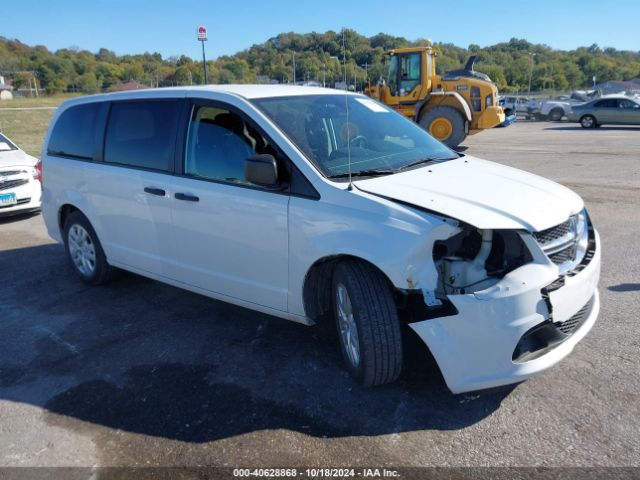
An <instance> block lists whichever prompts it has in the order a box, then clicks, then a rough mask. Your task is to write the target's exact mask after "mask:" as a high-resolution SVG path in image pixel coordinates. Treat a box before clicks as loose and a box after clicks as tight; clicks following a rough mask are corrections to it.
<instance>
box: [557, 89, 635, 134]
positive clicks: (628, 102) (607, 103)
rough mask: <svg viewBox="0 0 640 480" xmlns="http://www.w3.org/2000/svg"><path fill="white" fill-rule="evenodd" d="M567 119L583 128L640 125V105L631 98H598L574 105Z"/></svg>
mask: <svg viewBox="0 0 640 480" xmlns="http://www.w3.org/2000/svg"><path fill="white" fill-rule="evenodd" d="M567 117H568V118H569V121H570V122H578V123H580V125H582V128H595V127H599V126H600V125H605V124H611V125H640V103H639V102H638V101H637V100H634V99H632V98H629V97H624V96H618V97H607V98H597V99H595V100H592V101H590V102H587V103H582V104H580V105H572V106H571V111H570V112H569V113H568V115H567Z"/></svg>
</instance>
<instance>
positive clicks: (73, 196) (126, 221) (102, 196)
mask: <svg viewBox="0 0 640 480" xmlns="http://www.w3.org/2000/svg"><path fill="white" fill-rule="evenodd" d="M43 162H44V174H45V179H46V180H45V183H44V199H45V200H44V204H43V213H44V220H45V223H46V226H47V229H48V231H49V234H50V235H51V236H52V237H53V238H54V239H57V240H58V241H61V242H64V245H65V249H66V252H67V255H68V257H69V259H70V263H71V265H72V266H73V268H74V270H75V272H76V273H77V275H78V276H79V277H80V279H82V280H83V281H84V282H86V283H88V284H102V283H105V282H107V281H108V280H110V279H111V278H112V276H113V273H114V268H121V269H125V270H129V271H131V272H135V273H138V274H140V275H144V276H147V277H150V278H153V279H156V280H159V281H162V282H166V283H169V284H171V285H175V286H178V287H180V288H184V289H187V290H191V291H194V292H197V293H200V294H203V295H207V296H209V297H212V298H216V299H219V300H223V301H226V302H229V303H233V304H236V305H241V306H243V307H246V308H250V309H253V310H256V311H260V312H264V313H268V314H270V315H274V316H277V317H281V318H285V319H289V320H293V321H296V322H300V323H303V324H306V325H312V324H313V323H314V322H318V321H325V320H326V319H327V318H333V321H334V322H335V324H336V328H337V332H338V338H339V343H340V348H341V351H342V355H343V357H344V360H345V364H346V368H347V369H348V371H349V372H350V373H351V375H352V376H353V377H354V378H355V379H357V380H358V381H359V382H360V383H362V384H363V385H367V386H371V385H379V384H383V383H387V382H391V381H393V380H395V379H396V378H397V377H398V375H399V374H400V371H401V368H402V361H403V355H402V337H403V335H404V333H403V332H405V331H406V330H407V329H412V330H413V331H415V332H416V333H417V335H418V336H419V337H420V338H421V339H422V340H423V341H424V342H425V343H426V344H427V346H428V348H429V349H430V350H431V352H432V354H433V356H434V357H435V359H436V361H437V363H438V365H439V367H440V369H441V371H442V374H443V376H444V379H445V381H446V383H447V385H448V386H449V388H450V389H451V390H452V391H453V392H456V393H457V392H464V391H469V390H477V389H482V388H488V387H494V386H497V385H504V384H508V383H512V382H519V381H521V380H524V379H526V378H528V377H530V376H532V375H534V374H536V373H538V372H541V371H543V370H545V369H547V368H549V367H551V366H552V365H554V364H556V363H557V362H558V361H560V360H561V359H562V358H564V357H566V356H567V355H568V354H569V353H570V352H571V350H572V349H573V347H574V346H575V345H576V344H577V343H578V341H580V340H581V339H582V338H583V337H584V336H585V335H586V334H587V332H588V331H589V330H590V329H591V327H592V326H593V324H594V322H595V320H596V317H597V315H598V310H599V300H598V291H597V283H598V276H599V271H600V246H599V239H598V234H597V233H596V230H595V229H594V227H593V224H592V223H591V220H590V218H589V215H588V214H587V211H586V210H585V207H584V204H583V201H582V200H581V199H580V197H579V196H578V195H576V194H575V193H573V192H572V191H570V190H568V189H567V188H565V187H563V186H561V185H558V184H556V183H554V182H551V181H550V180H546V179H543V178H540V177H537V176H535V175H531V174H529V173H525V172H521V171H518V170H516V169H513V168H510V167H506V166H502V165H499V164H496V163H491V162H488V161H485V160H480V159H477V158H474V157H471V156H465V155H461V154H457V153H456V152H454V151H453V150H451V149H449V148H448V147H446V146H445V145H444V144H442V143H440V142H438V141H437V140H435V139H434V138H433V137H431V136H430V135H429V134H428V133H427V132H425V131H424V130H423V129H421V128H420V127H419V126H417V125H416V124H414V123H413V122H411V121H409V120H407V119H405V118H404V117H403V116H401V115H399V114H398V113H396V112H394V111H393V110H391V109H389V108H387V107H386V106H384V105H382V104H380V103H378V102H376V101H374V100H372V99H370V98H368V97H365V96H362V95H358V94H354V93H349V92H340V91H337V90H330V89H322V88H310V87H296V86H282V85H271V86H269V85H258V86H251V85H226V86H207V87H180V88H172V89H169V88H167V89H159V90H153V89H151V90H143V91H131V92H124V93H117V94H108V95H98V96H90V97H83V98H77V99H73V100H68V101H66V102H65V103H63V104H62V106H61V107H60V108H59V109H58V110H57V111H56V113H55V114H54V117H53V119H52V122H51V125H50V127H49V131H48V133H47V136H46V139H45V142H44V146H43ZM203 315H206V312H203ZM184 328H188V325H184ZM292 347H293V348H292ZM283 348H286V349H288V351H289V353H290V354H291V355H295V354H296V349H295V346H291V345H283Z"/></svg>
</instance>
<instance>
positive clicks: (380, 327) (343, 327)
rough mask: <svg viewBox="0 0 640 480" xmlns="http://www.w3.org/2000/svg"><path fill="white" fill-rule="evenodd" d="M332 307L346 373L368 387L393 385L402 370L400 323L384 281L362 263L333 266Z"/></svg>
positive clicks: (354, 262)
mask: <svg viewBox="0 0 640 480" xmlns="http://www.w3.org/2000/svg"><path fill="white" fill-rule="evenodd" d="M332 291H333V307H334V315H335V319H336V326H337V329H338V337H339V340H340V347H341V350H342V356H343V358H344V361H345V363H346V365H347V369H348V370H349V373H350V374H351V375H352V376H353V377H354V378H355V379H356V380H357V381H358V382H359V383H361V384H362V385H364V386H366V387H369V386H373V385H382V384H385V383H389V382H392V381H394V380H395V379H397V378H398V376H399V375H400V371H401V369H402V341H401V334H400V321H399V319H398V312H397V309H396V306H395V303H394V301H393V295H392V293H391V289H390V287H389V284H388V282H387V280H386V278H385V277H384V276H383V275H382V274H381V273H380V272H379V271H378V270H376V269H375V268H373V267H372V266H370V265H367V264H365V263H362V262H357V261H349V262H344V263H340V264H339V265H337V267H336V270H335V272H334V275H333V289H332Z"/></svg>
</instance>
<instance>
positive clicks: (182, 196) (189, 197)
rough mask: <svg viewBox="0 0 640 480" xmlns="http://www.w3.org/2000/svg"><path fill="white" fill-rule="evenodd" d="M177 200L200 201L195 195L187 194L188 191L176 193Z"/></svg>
mask: <svg viewBox="0 0 640 480" xmlns="http://www.w3.org/2000/svg"><path fill="white" fill-rule="evenodd" d="M175 197H176V200H184V201H186V202H199V201H200V199H199V198H198V197H196V196H195V195H187V194H186V193H176V195H175Z"/></svg>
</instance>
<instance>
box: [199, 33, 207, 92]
mask: <svg viewBox="0 0 640 480" xmlns="http://www.w3.org/2000/svg"><path fill="white" fill-rule="evenodd" d="M198 40H199V41H200V42H201V43H202V68H203V69H204V84H205V85H206V84H208V83H209V78H208V76H207V58H206V57H205V55H204V42H206V41H207V40H208V39H207V29H206V28H205V27H203V26H200V27H198Z"/></svg>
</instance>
